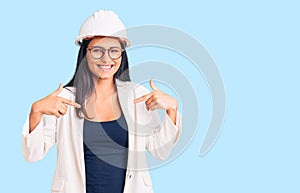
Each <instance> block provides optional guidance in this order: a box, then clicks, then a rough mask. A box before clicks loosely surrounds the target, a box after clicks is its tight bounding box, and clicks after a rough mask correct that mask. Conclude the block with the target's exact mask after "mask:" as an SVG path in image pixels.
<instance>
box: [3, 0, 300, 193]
mask: <svg viewBox="0 0 300 193" xmlns="http://www.w3.org/2000/svg"><path fill="white" fill-rule="evenodd" d="M0 4H1V6H0V24H1V30H0V37H1V46H0V49H1V52H0V54H1V68H2V69H1V76H0V79H1V109H2V110H1V123H2V126H1V136H2V137H1V140H0V143H1V144H0V150H1V159H0V160H1V164H0V169H1V173H0V175H1V192H28V193H29V192H30V193H41V192H50V188H51V183H52V177H53V173H54V169H55V164H56V163H55V162H56V151H55V148H53V149H52V150H51V151H50V152H49V154H48V155H47V156H46V157H45V158H44V159H43V160H41V161H39V162H36V163H32V164H31V163H28V162H26V161H25V160H24V158H23V156H22V151H21V137H22V136H21V132H22V126H23V124H24V122H25V119H26V116H27V115H28V112H29V110H30V106H31V104H32V103H33V102H34V101H35V100H37V99H40V98H42V97H44V96H46V95H48V94H49V93H51V92H52V91H53V90H55V89H56V88H57V87H58V84H59V83H60V82H62V83H63V84H65V83H67V82H68V80H69V79H70V78H71V76H72V75H73V73H74V69H75V62H76V56H77V51H78V47H76V46H75V45H74V39H75V37H76V36H77V34H78V31H79V28H80V25H81V24H82V22H83V21H84V20H85V19H86V18H87V17H88V16H89V15H91V14H92V13H93V12H94V11H96V10H98V9H111V10H113V11H115V12H116V13H117V14H118V15H119V16H120V17H121V19H122V20H123V21H124V23H125V25H126V26H127V27H131V26H139V25H145V24H154V25H163V26H170V27H173V28H176V29H178V30H180V31H183V32H185V33H187V34H189V35H190V36H192V37H194V38H195V39H196V40H198V41H199V42H200V43H201V44H202V45H203V46H204V47H205V48H206V49H207V51H208V52H209V53H210V55H211V57H213V58H214V61H215V62H216V64H217V66H218V69H219V71H220V73H221V75H222V78H223V80H224V85H225V89H226V106H227V108H226V117H225V122H224V125H223V127H222V132H221V134H220V136H219V138H218V141H217V142H216V144H215V145H214V147H213V148H212V149H211V150H210V151H209V153H208V154H206V155H205V156H202V157H201V156H199V149H200V144H201V142H202V140H203V137H204V135H205V132H206V129H207V127H208V125H209V121H210V115H211V105H212V101H211V96H210V92H209V89H208V86H207V84H206V82H205V79H204V78H203V77H202V75H201V74H200V73H199V72H197V71H195V68H193V65H192V64H191V63H190V62H189V61H187V60H186V59H185V58H183V57H181V56H179V55H178V54H176V53H175V52H172V51H170V50H165V49H159V48H155V47H154V48H147V47H146V48H144V49H145V50H143V48H140V49H136V50H132V51H130V52H129V53H128V54H129V60H130V62H131V63H130V65H134V64H136V63H139V62H142V61H147V60H161V61H165V62H168V63H169V64H172V65H173V66H174V67H175V68H177V69H180V70H181V72H182V73H183V74H185V75H187V77H188V79H189V80H190V82H191V85H193V88H194V90H195V92H196V94H197V98H198V102H199V107H200V116H199V124H198V128H197V130H196V133H195V135H194V136H193V138H192V139H191V141H190V143H189V145H188V146H186V148H185V149H183V150H182V152H181V154H179V155H178V156H177V157H176V159H173V160H171V161H170V162H168V163H167V164H164V165H163V166H161V167H158V168H156V169H152V170H151V176H152V180H153V186H154V190H155V192H157V193H165V192H174V193H175V192H176V193H177V192H178V193H180V192H191V193H200V192H205V193H219V192H231V193H240V192H244V193H246V192H249V193H253V192H289V193H292V192H295V193H296V192H300V185H299V179H300V166H299V165H300V164H299V163H300V156H299V154H300V153H299V152H300V151H299V147H300V140H299V137H300V132H299V129H300V127H299V126H300V124H299V115H300V110H299V109H300V102H299V99H300V94H299V93H300V92H299V82H300V78H299V69H300V67H299V65H300V58H299V50H300V47H299V44H300V36H299V34H300V30H299V29H300V28H299V18H300V12H299V8H300V4H299V2H298V1H292V0H286V1H258V0H252V1H237V0H236V1H235V0H228V1H202V0H200V1H196V0H193V1H192V0H185V1H170V0H165V1H158V0H152V1H137V0H128V1H117V0H110V1H108V0H107V1H104V0H102V1H101V0H97V1H96V0H91V1H78V0H72V1H70V0H65V1H57V0H54V1H34V0H25V1H1V3H0ZM174 41H180V39H177V40H174ZM183 43H184V42H183ZM157 70H159V69H157ZM175 89H176V88H175ZM183 102H184V101H183ZM183 104H184V103H183ZM183 116H184V115H183ZM185 120H187V121H188V120H189V119H188V118H187V117H186V118H185ZM189 129H192V128H183V130H184V131H183V132H189Z"/></svg>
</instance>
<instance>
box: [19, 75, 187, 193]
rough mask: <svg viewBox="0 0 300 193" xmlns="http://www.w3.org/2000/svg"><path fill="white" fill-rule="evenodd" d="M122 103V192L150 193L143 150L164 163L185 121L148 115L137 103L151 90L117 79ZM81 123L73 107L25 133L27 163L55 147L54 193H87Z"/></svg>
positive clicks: (66, 94)
mask: <svg viewBox="0 0 300 193" xmlns="http://www.w3.org/2000/svg"><path fill="white" fill-rule="evenodd" d="M116 85H117V92H118V97H119V102H120V106H121V109H122V111H123V114H124V116H125V119H126V122H127V125H128V138H129V139H128V164H127V172H126V179H125V186H124V193H152V192H153V189H152V183H151V179H150V175H149V172H148V169H147V168H148V167H147V160H146V154H145V151H146V150H148V151H149V152H150V153H151V154H152V155H153V156H154V157H156V158H158V159H161V160H163V159H166V158H167V157H168V155H169V154H170V152H171V150H172V148H173V147H174V145H175V143H176V142H177V141H178V138H179V136H180V133H181V117H180V114H179V112H177V118H176V125H174V124H173V122H172V121H171V119H170V118H169V117H168V115H167V114H166V115H165V116H164V119H163V120H162V121H160V119H159V115H158V112H157V111H147V110H146V107H145V103H143V102H141V103H136V104H134V103H133V99H135V98H138V97H140V96H142V95H144V94H146V93H149V91H148V90H147V89H146V88H145V87H143V86H141V85H138V84H136V83H133V82H123V81H120V80H118V79H116ZM70 89H73V92H71V91H70V90H68V89H65V88H64V89H63V91H62V92H61V93H60V96H62V97H64V98H67V99H70V100H73V101H74V100H75V95H74V91H75V90H74V88H70ZM82 134H83V119H80V118H78V117H77V116H76V114H75V108H74V107H71V106H69V108H68V111H67V113H66V114H65V115H64V116H62V117H60V118H56V117H55V116H48V115H43V116H42V119H41V121H40V123H39V124H38V125H37V126H36V128H35V129H34V131H32V132H31V133H30V134H29V119H28V118H27V120H26V122H25V124H24V128H23V142H22V148H23V154H24V157H25V159H26V160H28V161H29V162H35V161H38V160H41V159H42V158H43V157H44V156H45V155H46V154H47V152H48V151H49V149H50V148H51V147H53V146H54V145H55V144H56V145H57V165H56V170H55V174H54V178H53V183H52V193H54V192H56V193H57V192H60V193H85V192H86V189H85V188H86V186H85V166H84V152H83V137H82V136H83V135H82Z"/></svg>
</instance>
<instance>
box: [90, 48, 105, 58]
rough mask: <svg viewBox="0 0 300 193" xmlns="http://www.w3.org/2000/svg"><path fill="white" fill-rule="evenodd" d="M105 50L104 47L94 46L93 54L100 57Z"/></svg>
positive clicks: (94, 56)
mask: <svg viewBox="0 0 300 193" xmlns="http://www.w3.org/2000/svg"><path fill="white" fill-rule="evenodd" d="M104 52H105V50H104V49H102V48H98V47H94V48H92V49H91V55H92V57H93V58H95V59H99V58H101V57H102V56H103V54H104Z"/></svg>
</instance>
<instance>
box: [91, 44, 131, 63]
mask: <svg viewBox="0 0 300 193" xmlns="http://www.w3.org/2000/svg"><path fill="white" fill-rule="evenodd" d="M94 48H100V49H103V50H104V52H103V55H102V56H101V57H99V58H96V57H94V56H93V54H92V49H94ZM115 48H118V49H120V50H121V54H120V56H119V57H117V58H112V57H111V56H110V53H109V51H110V50H111V49H115ZM87 50H88V51H90V54H91V56H92V58H94V59H96V60H98V59H101V58H103V56H104V55H105V52H106V51H108V52H107V53H108V56H109V57H110V58H111V59H112V60H117V59H119V58H120V57H121V56H122V52H124V51H125V49H123V48H119V47H116V46H114V47H110V48H108V49H105V48H103V47H101V46H93V47H91V48H87Z"/></svg>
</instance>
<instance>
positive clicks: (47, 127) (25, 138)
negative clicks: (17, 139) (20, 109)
mask: <svg viewBox="0 0 300 193" xmlns="http://www.w3.org/2000/svg"><path fill="white" fill-rule="evenodd" d="M56 120H57V118H56V117H55V116H49V115H42V118H41V121H40V122H39V124H38V125H37V126H36V128H35V129H34V130H33V131H32V132H31V133H29V116H28V117H27V119H26V122H25V124H24V126H23V133H22V150H23V155H24V157H25V159H26V160H27V161H29V162H35V161H38V160H41V159H42V158H43V157H44V156H45V155H46V154H47V152H48V151H49V150H50V149H51V147H53V145H54V144H55V143H56Z"/></svg>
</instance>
